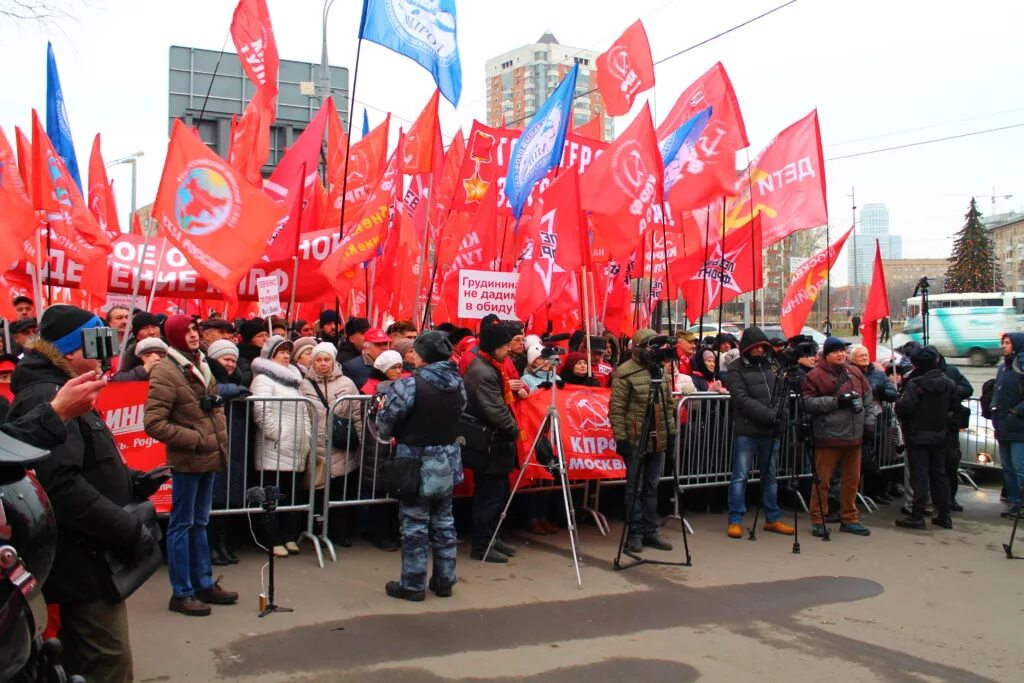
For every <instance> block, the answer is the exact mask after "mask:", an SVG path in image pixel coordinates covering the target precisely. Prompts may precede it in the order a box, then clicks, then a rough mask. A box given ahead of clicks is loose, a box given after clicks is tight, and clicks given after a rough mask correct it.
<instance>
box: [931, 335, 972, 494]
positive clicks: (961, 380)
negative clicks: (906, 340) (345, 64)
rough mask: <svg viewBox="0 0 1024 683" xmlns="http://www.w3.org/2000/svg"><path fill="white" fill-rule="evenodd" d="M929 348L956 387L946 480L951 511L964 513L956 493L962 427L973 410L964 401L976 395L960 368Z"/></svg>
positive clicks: (948, 442)
mask: <svg viewBox="0 0 1024 683" xmlns="http://www.w3.org/2000/svg"><path fill="white" fill-rule="evenodd" d="M927 348H929V349H931V350H932V351H934V352H935V355H936V356H938V357H939V369H940V370H942V372H943V374H945V375H946V377H948V378H950V379H951V380H953V384H954V386H955V387H956V388H955V389H954V390H953V400H954V402H955V405H954V406H953V416H952V418H953V419H951V420H950V424H949V428H948V429H947V430H946V478H947V479H948V480H949V509H950V510H952V511H953V512H963V510H964V507H963V506H962V505H960V503H958V502H956V491H957V488H959V486H960V457H961V454H960V427H961V426H967V425H968V424H969V423H970V419H971V409H970V408H968V407H967V406H965V405H964V401H966V400H967V399H969V398H970V397H971V396H972V395H973V394H974V387H972V386H971V383H970V382H969V381H967V378H966V377H964V373H962V372H960V369H959V368H958V367H956V366H955V365H950V364H949V363H947V362H946V359H945V358H944V357H943V356H942V354H941V353H939V350H938V349H937V348H935V347H934V346H932V345H931V344H929V345H928V346H927Z"/></svg>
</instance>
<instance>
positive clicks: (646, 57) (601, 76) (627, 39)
mask: <svg viewBox="0 0 1024 683" xmlns="http://www.w3.org/2000/svg"><path fill="white" fill-rule="evenodd" d="M596 64H597V89H598V91H600V93H601V97H603V98H604V104H605V108H606V109H607V110H608V114H609V115H610V116H622V115H623V114H627V113H629V110H630V109H631V108H632V107H633V101H634V100H635V99H636V96H637V95H639V94H640V93H642V92H644V91H645V90H650V89H651V88H653V87H654V60H653V59H652V58H651V45H650V43H649V42H648V41H647V31H645V30H644V25H643V22H642V21H640V20H639V19H637V20H636V22H634V23H633V25H632V26H630V27H629V28H627V29H626V30H625V32H624V33H623V34H622V35H621V36H619V37H618V39H617V40H616V41H615V42H614V43H613V44H612V46H611V47H610V48H608V49H607V50H605V51H604V52H602V53H601V54H600V55H599V56H598V58H597V60H596Z"/></svg>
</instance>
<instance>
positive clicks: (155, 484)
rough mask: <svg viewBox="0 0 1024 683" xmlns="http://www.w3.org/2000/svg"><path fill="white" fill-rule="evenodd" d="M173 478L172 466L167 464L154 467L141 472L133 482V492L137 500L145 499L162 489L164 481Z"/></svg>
mask: <svg viewBox="0 0 1024 683" xmlns="http://www.w3.org/2000/svg"><path fill="white" fill-rule="evenodd" d="M170 478H171V468H170V467H168V466H167V465H160V466H159V467H154V468H153V469H151V470H149V471H148V472H139V473H138V474H136V475H135V478H134V480H133V482H132V493H134V494H135V498H136V499H137V500H145V499H146V498H149V497H150V496H152V495H153V494H154V493H156V492H157V491H159V490H160V487H161V486H163V484H164V482H165V481H167V480H168V479H170Z"/></svg>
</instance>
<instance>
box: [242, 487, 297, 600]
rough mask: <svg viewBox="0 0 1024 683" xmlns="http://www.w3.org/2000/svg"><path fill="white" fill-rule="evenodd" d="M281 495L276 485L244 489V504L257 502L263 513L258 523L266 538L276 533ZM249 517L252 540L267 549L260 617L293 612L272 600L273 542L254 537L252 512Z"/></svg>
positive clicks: (261, 572)
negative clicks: (265, 586) (264, 541)
mask: <svg viewBox="0 0 1024 683" xmlns="http://www.w3.org/2000/svg"><path fill="white" fill-rule="evenodd" d="M280 497H281V492H280V489H279V488H278V487H277V486H267V487H265V488H261V487H259V486H254V487H252V488H250V489H249V490H248V491H246V504H247V505H252V504H253V503H256V504H258V505H259V506H260V507H261V508H262V510H263V514H262V515H261V516H260V521H259V524H260V526H261V527H262V528H263V533H264V536H265V537H266V538H268V539H269V538H274V537H275V536H276V535H277V516H276V513H277V502H278V499H279V498H280ZM248 517H249V531H250V533H252V538H253V541H255V542H256V545H257V546H259V547H260V548H263V549H264V550H266V551H267V564H266V565H265V566H266V567H267V592H266V594H262V593H261V594H260V602H259V605H260V614H259V616H260V618H263V617H265V616H267V615H268V614H271V613H272V612H294V611H295V610H294V609H292V608H291V607H281V606H280V605H277V604H276V603H275V602H274V542H273V541H268V542H267V545H266V546H264V545H263V544H262V543H260V542H259V540H258V539H257V538H256V533H255V532H254V531H252V513H249V514H248ZM262 575H263V570H262V569H261V570H260V576H261V578H262Z"/></svg>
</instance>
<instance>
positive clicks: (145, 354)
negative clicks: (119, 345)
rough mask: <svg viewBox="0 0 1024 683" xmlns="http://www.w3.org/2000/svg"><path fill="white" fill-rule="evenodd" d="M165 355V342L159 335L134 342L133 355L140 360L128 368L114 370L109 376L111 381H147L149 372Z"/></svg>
mask: <svg viewBox="0 0 1024 683" xmlns="http://www.w3.org/2000/svg"><path fill="white" fill-rule="evenodd" d="M166 355H167V344H165V343H164V341H163V340H162V339H160V337H150V338H148V339H143V340H142V341H139V342H136V344H135V357H136V358H138V359H139V360H140V361H141V365H136V366H135V367H134V368H132V369H130V370H122V371H120V372H115V373H114V374H113V375H111V377H110V381H111V382H148V381H149V373H150V372H151V371H152V370H153V368H154V367H156V364H157V363H159V362H160V360H161V359H162V358H163V357H164V356H166Z"/></svg>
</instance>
